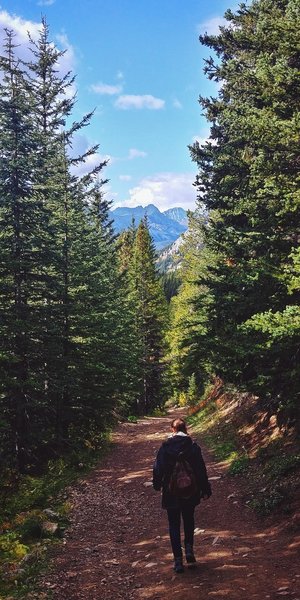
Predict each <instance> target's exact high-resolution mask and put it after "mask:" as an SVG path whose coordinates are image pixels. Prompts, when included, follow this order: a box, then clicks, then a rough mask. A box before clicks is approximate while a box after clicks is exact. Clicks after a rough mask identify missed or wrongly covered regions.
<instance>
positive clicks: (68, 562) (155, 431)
mask: <svg viewBox="0 0 300 600" xmlns="http://www.w3.org/2000/svg"><path fill="white" fill-rule="evenodd" d="M176 414H178V413H176ZM179 414H182V411H180V413H179ZM172 416H173V415H170V416H169V417H164V418H147V419H141V420H140V421H139V422H138V424H122V425H120V426H119V428H118V430H117V431H116V433H115V434H114V446H113V449H112V451H111V453H110V454H109V456H107V458H106V459H105V460H104V462H103V463H102V464H101V465H100V466H99V467H98V468H97V469H96V470H94V471H93V472H92V473H91V474H90V475H89V476H88V477H87V478H86V479H85V480H82V481H80V482H79V483H78V484H77V485H76V486H75V487H74V488H73V489H72V490H71V491H70V501H71V503H72V506H73V508H72V515H71V516H72V524H71V527H70V529H69V531H68V533H67V536H66V539H65V540H64V543H63V544H62V545H60V546H59V547H58V548H57V549H56V550H55V554H54V556H53V558H52V561H51V564H50V571H49V573H48V575H47V576H45V577H44V579H43V581H42V582H41V591H40V592H39V594H37V595H36V596H34V595H33V594H32V595H31V598H30V600H33V598H34V597H35V598H39V600H42V599H43V598H52V599H53V600H71V599H72V600H81V599H82V600H83V599H84V600H113V599H115V598H121V599H123V600H125V599H126V600H138V599H141V598H148V599H150V600H155V599H157V600H167V599H168V600H169V598H171V597H172V598H173V597H174V598H177V599H178V600H186V599H187V598H188V599H189V600H196V599H197V600H199V599H201V598H203V599H204V598H212V599H213V598H219V599H221V598H228V599H230V600H240V599H241V598H245V599H246V600H252V599H254V598H259V599H260V600H261V599H265V598H266V599H270V600H275V599H278V598H280V597H283V596H284V597H286V598H291V599H293V600H300V574H299V561H298V559H299V541H300V540H299V529H297V525H296V523H295V522H291V523H290V524H289V523H284V524H278V525H277V526H268V527H265V526H264V523H263V522H262V521H260V520H258V519H257V518H256V517H255V515H254V514H253V512H251V511H250V509H249V508H247V507H246V506H245V505H244V503H243V500H242V498H243V491H242V490H241V488H240V487H239V485H238V482H237V480H236V479H233V478H229V477H227V476H226V473H225V472H224V465H222V464H221V463H218V462H216V461H214V460H213V459H212V457H211V456H210V455H209V454H208V452H207V451H205V449H203V453H204V457H205V459H206V462H207V467H208V472H209V477H210V479H211V483H212V486H213V496H212V497H211V498H210V499H209V500H207V501H204V502H202V503H201V505H200V506H199V507H198V508H197V509H196V537H195V551H196V555H197V558H198V566H197V568H196V569H193V570H191V569H186V570H185V572H184V573H183V574H182V575H175V574H174V572H173V571H172V555H171V552H170V544H169V538H168V533H167V522H166V515H165V512H164V511H163V510H162V509H161V507H160V496H159V494H158V493H156V492H154V490H153V489H152V487H151V484H150V482H151V470H152V463H153V459H154V456H155V453H156V451H157V449H158V448H159V446H160V444H161V442H162V441H163V439H164V438H165V437H166V434H167V432H168V427H169V422H170V418H171V417H172ZM283 525H284V526H283Z"/></svg>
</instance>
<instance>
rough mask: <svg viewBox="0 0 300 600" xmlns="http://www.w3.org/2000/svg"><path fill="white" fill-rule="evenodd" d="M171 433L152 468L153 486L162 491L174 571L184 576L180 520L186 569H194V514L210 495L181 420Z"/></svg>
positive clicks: (195, 448)
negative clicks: (201, 501)
mask: <svg viewBox="0 0 300 600" xmlns="http://www.w3.org/2000/svg"><path fill="white" fill-rule="evenodd" d="M171 429H172V434H171V436H170V437H169V438H168V439H167V440H166V441H165V442H163V444H162V445H161V447H160V449H159V451H158V453H157V457H156V460H155V463H154V467H153V487H154V489H155V490H156V491H160V490H161V489H162V507H163V508H164V509H166V510H167V515H168V521H169V533H170V541H171V546H172V551H173V555H174V570H175V572H176V573H183V571H184V567H183V557H182V547H181V536H180V522H181V517H182V520H183V527H184V546H185V556H186V562H187V564H188V566H195V564H196V558H195V554H194V549H193V542H194V528H195V521H194V511H195V507H196V506H197V504H199V502H200V499H201V498H209V497H210V496H211V493H212V492H211V486H210V483H209V481H208V477H207V472H206V466H205V463H204V460H203V458H202V454H201V449H200V447H199V446H198V444H197V443H196V442H194V441H193V440H192V438H191V437H190V436H189V435H188V433H187V427H186V423H185V421H184V420H183V419H174V420H173V421H172V423H171Z"/></svg>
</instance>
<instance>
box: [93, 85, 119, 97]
mask: <svg viewBox="0 0 300 600" xmlns="http://www.w3.org/2000/svg"><path fill="white" fill-rule="evenodd" d="M90 89H91V90H92V92H95V93H96V94H101V95H103V96H115V95H116V94H120V93H121V92H122V86H121V85H109V84H107V83H102V82H100V83H94V84H92V85H91V87H90Z"/></svg>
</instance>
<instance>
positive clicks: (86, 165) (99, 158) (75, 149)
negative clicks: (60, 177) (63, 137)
mask: <svg viewBox="0 0 300 600" xmlns="http://www.w3.org/2000/svg"><path fill="white" fill-rule="evenodd" d="M91 146H93V142H91V141H90V140H89V139H88V137H87V136H86V135H82V134H80V133H78V134H76V135H74V137H73V141H72V148H70V150H69V154H70V156H71V157H72V158H76V157H77V156H81V155H82V154H84V153H85V152H86V151H87V150H88V148H90V147H91ZM105 160H108V161H109V164H111V163H112V162H113V158H112V157H111V156H109V155H108V154H106V155H103V154H100V152H95V154H92V155H91V156H88V157H87V158H86V160H85V161H84V162H82V163H80V164H78V165H74V166H73V167H72V173H73V174H74V175H76V176H77V177H83V176H84V175H87V174H88V173H89V172H90V171H92V170H93V169H94V167H96V166H97V165H99V163H101V162H103V161H105ZM106 176H107V175H106V173H105V172H104V173H103V179H105V178H106ZM100 177H102V173H101V175H100Z"/></svg>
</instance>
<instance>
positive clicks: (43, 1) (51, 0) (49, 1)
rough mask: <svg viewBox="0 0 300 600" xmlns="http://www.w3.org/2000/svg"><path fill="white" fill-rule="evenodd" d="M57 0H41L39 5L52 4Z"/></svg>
mask: <svg viewBox="0 0 300 600" xmlns="http://www.w3.org/2000/svg"><path fill="white" fill-rule="evenodd" d="M54 2H55V0H39V2H38V6H52V4H54Z"/></svg>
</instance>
